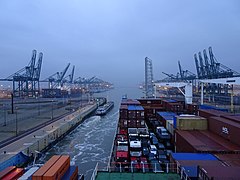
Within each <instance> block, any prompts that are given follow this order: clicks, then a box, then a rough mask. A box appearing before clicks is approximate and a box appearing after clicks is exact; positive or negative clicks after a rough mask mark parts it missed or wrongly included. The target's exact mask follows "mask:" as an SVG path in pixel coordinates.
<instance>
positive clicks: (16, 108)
mask: <svg viewBox="0 0 240 180" xmlns="http://www.w3.org/2000/svg"><path fill="white" fill-rule="evenodd" d="M15 110H16V136H17V135H18V114H17V113H18V112H17V110H18V107H17V106H16V107H15Z"/></svg>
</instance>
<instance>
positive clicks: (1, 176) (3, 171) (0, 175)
mask: <svg viewBox="0 0 240 180" xmlns="http://www.w3.org/2000/svg"><path fill="white" fill-rule="evenodd" d="M15 169H16V166H9V167H7V168H5V169H4V170H2V171H1V172H0V179H2V178H3V177H4V176H6V175H7V174H9V173H10V172H11V171H14V170H15Z"/></svg>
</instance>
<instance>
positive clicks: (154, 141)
mask: <svg viewBox="0 0 240 180" xmlns="http://www.w3.org/2000/svg"><path fill="white" fill-rule="evenodd" d="M151 141H152V144H153V145H157V144H158V139H157V137H156V136H153V137H152V139H151Z"/></svg>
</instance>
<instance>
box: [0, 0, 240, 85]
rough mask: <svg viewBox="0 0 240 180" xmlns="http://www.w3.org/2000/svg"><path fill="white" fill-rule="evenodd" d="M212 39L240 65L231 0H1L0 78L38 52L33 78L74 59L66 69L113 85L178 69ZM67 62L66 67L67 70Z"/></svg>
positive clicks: (227, 59)
mask: <svg viewBox="0 0 240 180" xmlns="http://www.w3.org/2000/svg"><path fill="white" fill-rule="evenodd" d="M209 46H212V48H213V53H214V55H215V57H216V58H217V60H218V62H220V63H222V64H224V65H226V66H228V67H230V68H232V69H234V70H235V71H238V72H240V52H239V50H240V48H239V47H240V1H239V0H181V1H179V0H50V1H49V0H1V1H0V62H1V65H0V78H6V77H8V76H9V75H11V74H13V73H15V72H16V71H18V70H20V69H22V68H24V67H25V66H27V65H28V63H29V62H30V60H31V55H32V50H33V49H36V50H37V52H38V53H39V52H43V54H44V55H43V64H42V72H41V79H46V78H47V77H49V76H50V75H52V74H54V73H55V72H57V71H62V70H63V69H64V68H65V67H66V66H67V64H68V63H71V67H72V65H75V66H76V67H75V75H74V77H75V78H77V77H86V78H90V77H92V76H96V77H98V78H101V79H103V80H105V81H108V82H112V83H114V85H115V86H126V87H130V86H137V85H138V84H139V83H141V82H143V81H144V59H145V57H149V58H150V59H152V63H153V75H154V80H158V79H162V78H164V77H166V76H165V75H163V74H162V72H166V73H169V74H176V73H177V72H178V64H177V62H178V61H179V60H180V61H181V65H182V67H183V69H184V70H186V69H187V70H190V71H192V72H194V73H196V68H195V62H194V58H193V55H194V54H195V53H198V52H199V51H203V49H207V48H208V47H209ZM71 67H70V69H69V71H68V72H67V74H70V71H71Z"/></svg>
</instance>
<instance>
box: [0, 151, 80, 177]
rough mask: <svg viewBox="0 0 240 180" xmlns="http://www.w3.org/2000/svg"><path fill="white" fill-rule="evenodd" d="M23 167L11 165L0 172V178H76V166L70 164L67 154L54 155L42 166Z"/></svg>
mask: <svg viewBox="0 0 240 180" xmlns="http://www.w3.org/2000/svg"><path fill="white" fill-rule="evenodd" d="M24 171H25V170H24V169H23V168H17V167H15V166H11V167H8V168H6V169H5V170H3V171H1V172H0V179H6V180H10V179H19V180H27V179H32V180H40V179H41V180H55V179H63V180H77V179H78V167H77V166H70V157H69V156H68V155H54V156H52V157H51V158H50V159H49V160H48V161H47V162H46V163H45V164H44V165H43V166H42V167H40V168H39V167H36V166H35V167H32V168H30V169H29V170H27V171H26V172H24Z"/></svg>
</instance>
